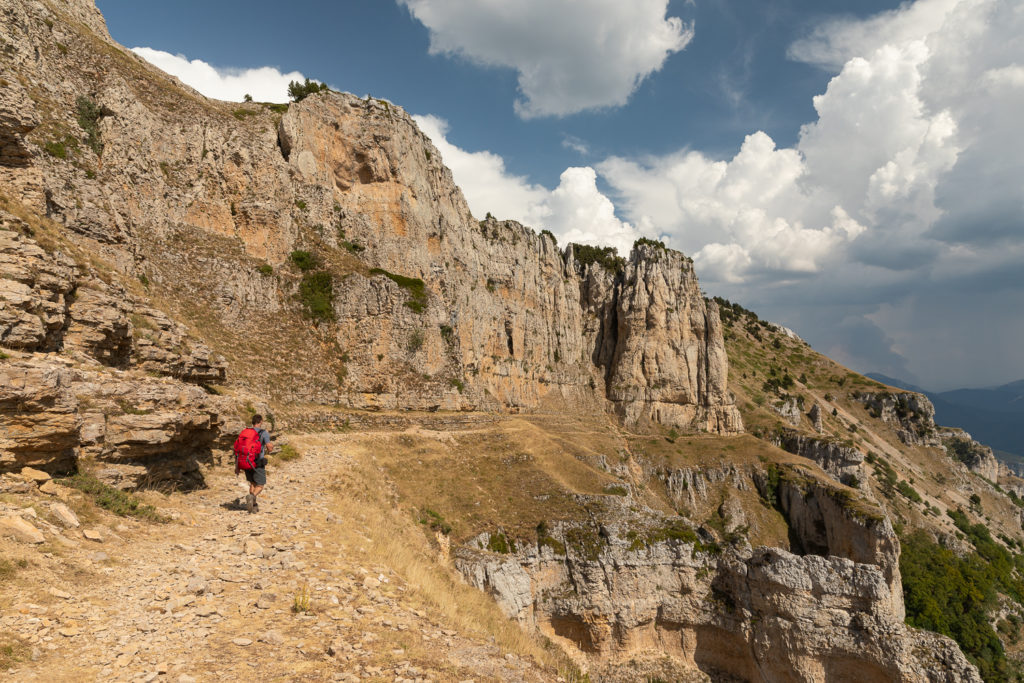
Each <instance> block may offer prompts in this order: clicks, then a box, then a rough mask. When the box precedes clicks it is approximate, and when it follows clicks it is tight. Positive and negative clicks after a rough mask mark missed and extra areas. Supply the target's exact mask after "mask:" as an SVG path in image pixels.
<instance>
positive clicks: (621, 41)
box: [398, 0, 693, 118]
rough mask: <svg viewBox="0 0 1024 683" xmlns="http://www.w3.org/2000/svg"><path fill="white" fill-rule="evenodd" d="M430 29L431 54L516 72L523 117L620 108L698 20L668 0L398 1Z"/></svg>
mask: <svg viewBox="0 0 1024 683" xmlns="http://www.w3.org/2000/svg"><path fill="white" fill-rule="evenodd" d="M398 2H399V3H401V4H403V5H405V6H406V7H407V8H408V9H409V11H410V12H411V13H412V15H413V16H414V17H415V18H416V19H417V20H419V21H420V22H421V23H422V24H423V25H424V26H426V27H427V28H428V29H429V31H430V52H431V54H445V55H452V56H457V57H463V58H465V59H468V60H470V61H471V62H474V63H477V64H480V65H483V66H494V67H509V68H512V69H515V70H516V71H517V72H518V75H519V91H520V94H521V98H520V99H518V100H517V101H516V103H515V109H516V112H517V113H518V114H519V115H520V116H521V117H523V118H533V117H538V116H565V115H567V114H573V113H576V112H579V111H584V110H587V109H597V108H603V107H613V106H621V105H623V104H625V103H626V102H627V100H628V99H629V96H630V95H631V94H632V93H633V91H634V90H635V89H636V88H637V86H638V85H639V84H640V82H641V81H643V79H644V78H646V77H647V76H648V75H650V74H651V73H653V72H655V71H658V70H659V69H660V68H661V66H662V64H663V63H664V62H665V60H666V59H667V58H668V57H669V55H671V54H673V53H675V52H678V51H680V50H682V49H683V48H685V47H686V45H687V44H688V43H689V42H690V40H692V38H693V25H692V24H690V23H685V22H683V21H682V19H680V18H679V17H666V16H665V13H666V11H667V9H668V0H631V1H630V2H622V0H517V1H516V2H508V0H398Z"/></svg>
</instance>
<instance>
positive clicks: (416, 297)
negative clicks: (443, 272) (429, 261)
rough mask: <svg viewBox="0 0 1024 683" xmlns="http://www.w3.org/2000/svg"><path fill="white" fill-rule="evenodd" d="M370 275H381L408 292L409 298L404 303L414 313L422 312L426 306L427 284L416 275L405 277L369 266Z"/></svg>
mask: <svg viewBox="0 0 1024 683" xmlns="http://www.w3.org/2000/svg"><path fill="white" fill-rule="evenodd" d="M370 275H383V276H384V277H386V278H388V279H389V280H391V281H392V282H394V283H395V284H396V285H398V286H399V287H401V288H402V289H404V290H406V291H407V292H409V299H408V301H406V302H405V305H406V306H408V307H409V308H411V309H412V310H413V311H415V312H416V313H422V312H423V311H424V309H425V308H426V307H427V286H426V284H425V283H424V282H423V280H421V279H419V278H418V277H406V276H404V275H396V274H394V273H389V272H388V271H386V270H384V269H383V268H371V269H370Z"/></svg>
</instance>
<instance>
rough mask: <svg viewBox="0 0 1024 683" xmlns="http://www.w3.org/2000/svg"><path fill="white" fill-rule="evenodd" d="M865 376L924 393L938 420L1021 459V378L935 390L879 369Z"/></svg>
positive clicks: (1023, 397) (1023, 426)
mask: <svg viewBox="0 0 1024 683" xmlns="http://www.w3.org/2000/svg"><path fill="white" fill-rule="evenodd" d="M867 376H868V377H870V378H871V379H873V380H877V381H879V382H884V383H885V384H889V385H891V386H894V387H899V388H901V389H907V390H909V391H917V392H919V393H922V394H924V395H925V396H927V397H928V398H929V400H931V402H932V403H933V404H934V405H935V421H936V422H937V423H939V424H943V425H946V426H949V427H960V428H961V429H964V430H966V431H968V432H970V433H971V436H973V437H974V438H975V439H977V440H978V441H980V442H982V443H984V444H986V445H988V446H991V447H992V449H993V450H994V451H995V453H996V457H998V458H999V459H1001V460H1004V461H1006V462H1010V463H1015V464H1017V463H1024V380H1017V381H1014V382H1009V383H1007V384H1003V385H1000V386H997V387H991V388H988V389H953V390H951V391H941V392H934V391H926V390H924V389H922V388H920V387H917V386H915V385H913V384H911V383H910V382H905V381H903V380H901V379H897V378H895V377H890V376H888V375H883V374H882V373H878V372H869V373H868V374H867Z"/></svg>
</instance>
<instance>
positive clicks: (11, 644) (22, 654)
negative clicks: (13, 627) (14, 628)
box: [0, 631, 32, 671]
mask: <svg viewBox="0 0 1024 683" xmlns="http://www.w3.org/2000/svg"><path fill="white" fill-rule="evenodd" d="M31 653H32V648H31V647H29V644H28V643H27V642H26V641H24V640H22V639H21V638H20V637H18V636H16V635H15V634H13V633H11V632H10V631H0V670H3V671H6V670H7V669H9V668H10V667H12V666H14V665H15V664H17V663H18V662H23V661H25V660H26V659H28V658H29V655H30V654H31Z"/></svg>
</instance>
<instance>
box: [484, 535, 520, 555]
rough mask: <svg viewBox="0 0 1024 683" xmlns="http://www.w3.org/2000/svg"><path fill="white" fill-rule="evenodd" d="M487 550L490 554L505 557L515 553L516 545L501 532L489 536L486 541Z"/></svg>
mask: <svg viewBox="0 0 1024 683" xmlns="http://www.w3.org/2000/svg"><path fill="white" fill-rule="evenodd" d="M487 549H488V550H490V551H491V552H492V553H499V554H501V555H507V554H509V553H514V552H515V551H516V544H515V543H514V542H513V541H512V539H511V538H508V537H507V536H506V535H505V534H503V533H502V532H500V531H499V532H498V533H496V534H491V535H490V536H489V537H488V540H487Z"/></svg>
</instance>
